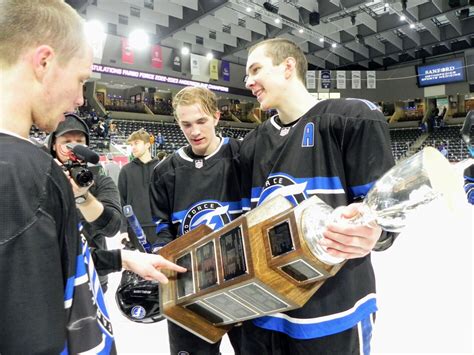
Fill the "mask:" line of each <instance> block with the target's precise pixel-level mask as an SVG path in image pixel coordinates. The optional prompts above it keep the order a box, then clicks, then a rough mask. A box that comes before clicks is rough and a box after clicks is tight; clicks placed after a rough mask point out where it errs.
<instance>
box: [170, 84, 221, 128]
mask: <svg viewBox="0 0 474 355" xmlns="http://www.w3.org/2000/svg"><path fill="white" fill-rule="evenodd" d="M194 104H199V106H201V109H202V110H203V111H204V113H207V114H209V115H211V116H214V114H215V113H216V112H217V111H218V108H217V96H216V94H214V93H213V92H212V91H211V90H209V89H206V88H201V87H193V86H188V87H185V88H184V89H182V90H180V91H179V92H178V93H177V94H176V95H175V96H174V97H173V111H174V116H175V117H176V119H177V120H179V117H178V116H177V114H176V110H177V108H178V106H190V105H194Z"/></svg>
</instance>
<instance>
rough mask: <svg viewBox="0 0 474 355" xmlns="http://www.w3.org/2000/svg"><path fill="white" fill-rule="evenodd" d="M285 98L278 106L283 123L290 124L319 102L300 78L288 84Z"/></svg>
mask: <svg viewBox="0 0 474 355" xmlns="http://www.w3.org/2000/svg"><path fill="white" fill-rule="evenodd" d="M286 94H287V95H285V97H284V98H282V100H281V103H280V105H279V107H277V108H276V109H277V111H278V116H279V117H280V121H281V122H282V123H283V124H289V123H292V122H294V121H296V120H297V119H298V118H300V117H301V116H303V115H304V114H305V113H306V112H308V111H309V110H310V109H311V108H312V107H313V106H314V105H316V104H317V102H318V101H317V100H316V98H315V97H314V96H313V95H311V94H310V93H309V92H308V90H306V87H305V86H304V85H303V83H302V82H301V81H300V80H297V81H294V82H293V84H290V85H289V86H288V89H287V90H286Z"/></svg>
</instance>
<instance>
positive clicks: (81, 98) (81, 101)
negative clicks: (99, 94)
mask: <svg viewBox="0 0 474 355" xmlns="http://www.w3.org/2000/svg"><path fill="white" fill-rule="evenodd" d="M74 104H75V105H76V107H79V106H82V105H84V95H83V94H82V87H81V92H80V93H79V96H78V97H77V99H76V102H75V103H74Z"/></svg>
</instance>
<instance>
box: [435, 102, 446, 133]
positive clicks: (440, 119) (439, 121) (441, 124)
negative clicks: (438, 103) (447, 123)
mask: <svg viewBox="0 0 474 355" xmlns="http://www.w3.org/2000/svg"><path fill="white" fill-rule="evenodd" d="M446 111H447V108H446V106H443V111H441V114H440V115H439V116H437V117H436V126H437V127H438V128H441V127H444V116H445V115H446Z"/></svg>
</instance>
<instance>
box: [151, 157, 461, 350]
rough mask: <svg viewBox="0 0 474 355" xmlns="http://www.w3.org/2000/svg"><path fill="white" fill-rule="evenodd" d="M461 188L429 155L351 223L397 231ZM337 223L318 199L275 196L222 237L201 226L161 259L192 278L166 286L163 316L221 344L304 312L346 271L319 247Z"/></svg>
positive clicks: (410, 163) (387, 184)
mask: <svg viewBox="0 0 474 355" xmlns="http://www.w3.org/2000/svg"><path fill="white" fill-rule="evenodd" d="M458 180H459V181H458ZM456 185H457V186H456ZM461 188H462V182H461V180H460V179H458V178H457V177H456V174H455V173H454V170H453V169H452V168H451V166H450V164H449V162H448V160H446V159H445V158H444V157H443V156H442V155H441V153H439V152H438V151H437V150H436V149H434V148H425V149H424V150H423V151H421V152H419V153H417V154H415V155H414V156H412V157H410V158H408V159H406V160H405V161H403V162H401V163H399V164H398V165H396V166H395V167H393V168H392V169H391V170H389V171H388V172H387V173H386V174H385V175H384V176H382V177H381V178H380V179H379V180H378V181H377V182H376V183H375V184H374V186H373V187H372V188H371V190H370V191H369V193H368V194H367V196H366V198H365V199H364V201H363V203H362V205H361V208H360V211H361V213H360V215H359V216H357V217H356V218H354V219H352V220H350V223H360V224H369V225H375V224H377V225H379V226H381V227H382V228H383V229H384V230H387V231H392V232H399V231H400V230H401V229H402V228H403V227H404V226H405V225H406V223H407V217H408V216H409V215H410V213H411V212H412V211H415V210H417V209H418V208H419V207H420V206H424V205H426V204H428V203H429V202H430V201H432V200H433V199H435V198H436V197H438V196H440V195H445V196H453V195H455V193H456V192H458V191H459V189H461ZM461 190H462V189H461ZM338 218H341V217H340V209H339V208H337V209H335V210H333V208H332V207H330V206H328V205H327V204H326V203H324V202H323V201H322V200H321V199H319V198H318V197H316V196H313V197H311V198H310V199H308V200H305V201H303V202H302V203H300V204H299V205H298V206H293V205H292V204H291V203H290V202H289V201H288V200H287V199H286V198H285V197H283V196H276V197H274V198H272V199H270V200H268V201H265V202H264V203H263V204H261V205H260V206H258V207H257V208H255V209H254V210H251V211H250V212H248V213H246V214H245V215H242V216H240V217H239V218H237V219H235V220H234V221H232V222H231V223H229V224H227V225H226V226H224V227H223V228H221V229H219V230H217V231H212V230H211V229H210V228H209V227H207V226H200V227H198V228H196V229H194V230H193V231H191V232H189V233H187V234H186V235H185V236H182V237H180V238H177V239H176V240H174V241H173V242H171V243H169V244H168V245H166V246H165V247H163V248H162V249H161V250H160V255H162V256H163V257H165V258H167V259H168V260H170V261H173V262H175V263H176V264H178V265H180V266H184V267H186V268H187V270H188V271H187V272H186V273H182V274H176V273H173V274H169V279H170V282H169V283H168V284H167V285H160V287H161V290H160V294H161V309H162V312H163V315H164V316H165V317H166V318H168V319H169V320H171V321H173V322H175V323H177V324H179V325H180V326H181V327H183V328H185V329H187V330H189V331H191V332H192V333H194V334H196V335H197V336H200V337H201V338H203V339H205V340H206V341H208V342H210V343H215V342H216V341H218V340H220V339H221V337H222V336H223V335H224V334H225V333H226V332H227V331H228V330H229V329H230V327H231V326H232V324H234V323H238V322H241V321H243V320H247V319H252V318H256V317H261V316H263V315H268V314H272V313H276V312H285V311H288V310H292V309H295V308H299V307H302V306H303V305H304V304H305V303H306V302H307V301H308V300H309V298H310V297H311V296H312V295H313V294H314V293H315V292H316V291H317V290H318V289H319V288H320V287H321V285H322V284H323V283H324V281H325V280H326V279H327V278H329V277H331V276H333V275H335V274H336V273H337V272H338V271H339V270H340V269H341V267H343V265H344V260H343V259H340V258H335V257H333V256H332V255H330V254H329V253H328V252H327V251H326V250H325V248H324V247H322V246H321V245H320V244H319V241H320V240H321V238H323V236H322V233H323V230H324V228H325V226H326V224H327V223H328V222H330V221H332V220H334V219H338Z"/></svg>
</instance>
